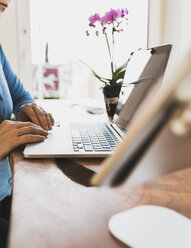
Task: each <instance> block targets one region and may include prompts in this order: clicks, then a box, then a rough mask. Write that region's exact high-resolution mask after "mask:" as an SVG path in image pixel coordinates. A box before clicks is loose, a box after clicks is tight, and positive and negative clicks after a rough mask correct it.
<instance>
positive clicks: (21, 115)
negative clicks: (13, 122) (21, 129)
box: [17, 103, 54, 130]
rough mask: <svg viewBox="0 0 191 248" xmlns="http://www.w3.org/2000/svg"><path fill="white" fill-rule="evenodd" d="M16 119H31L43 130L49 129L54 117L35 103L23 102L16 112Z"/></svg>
mask: <svg viewBox="0 0 191 248" xmlns="http://www.w3.org/2000/svg"><path fill="white" fill-rule="evenodd" d="M17 120H18V121H31V122H33V123H34V124H36V125H38V126H41V127H42V128H43V129H45V130H51V129H52V126H53V125H54V118H53V117H52V115H51V114H50V113H47V112H46V111H45V110H44V109H43V108H42V107H39V106H37V105H36V103H28V104H25V105H24V106H23V107H22V108H21V109H20V110H19V111H18V113H17Z"/></svg>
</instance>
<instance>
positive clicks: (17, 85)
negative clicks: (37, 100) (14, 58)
mask: <svg viewBox="0 0 191 248" xmlns="http://www.w3.org/2000/svg"><path fill="white" fill-rule="evenodd" d="M0 55H1V62H2V66H3V71H4V75H5V78H6V80H7V84H8V87H9V91H10V93H11V97H12V101H13V112H14V114H15V115H16V114H17V112H18V111H19V110H20V109H21V107H22V106H23V105H24V104H26V103H32V102H34V99H33V98H32V97H31V95H30V94H29V92H28V91H26V90H25V89H24V87H23V84H22V83H21V81H20V80H19V78H18V77H17V76H16V74H15V73H14V72H13V70H12V69H11V66H10V64H9V62H8V60H7V58H6V56H5V54H4V52H3V49H2V47H1V45H0Z"/></svg>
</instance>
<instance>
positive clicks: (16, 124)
mask: <svg viewBox="0 0 191 248" xmlns="http://www.w3.org/2000/svg"><path fill="white" fill-rule="evenodd" d="M31 125H32V126H34V127H39V126H37V125H35V124H33V123H31V122H20V121H9V120H6V121H3V122H2V124H1V128H2V130H4V129H6V130H10V129H13V128H14V129H17V128H22V127H27V126H31Z"/></svg>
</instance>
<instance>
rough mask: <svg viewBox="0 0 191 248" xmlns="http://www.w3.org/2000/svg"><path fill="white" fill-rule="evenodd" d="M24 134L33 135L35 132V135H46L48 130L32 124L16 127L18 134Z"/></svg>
mask: <svg viewBox="0 0 191 248" xmlns="http://www.w3.org/2000/svg"><path fill="white" fill-rule="evenodd" d="M25 134H35V135H36V134H37V135H41V136H45V137H46V136H47V135H48V132H47V131H45V130H44V129H42V128H41V127H38V126H32V125H30V126H26V127H22V128H19V129H18V131H17V135H18V136H22V135H25Z"/></svg>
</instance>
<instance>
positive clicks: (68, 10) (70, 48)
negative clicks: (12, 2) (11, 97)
mask: <svg viewBox="0 0 191 248" xmlns="http://www.w3.org/2000/svg"><path fill="white" fill-rule="evenodd" d="M30 8H31V46H32V63H33V64H39V63H44V61H45V44H46V42H48V44H49V62H50V64H68V63H70V64H72V71H73V72H74V74H75V75H73V77H72V85H73V86H72V87H73V89H72V92H73V94H74V95H75V96H76V95H85V96H96V93H95V92H97V91H96V89H95V88H94V86H93V87H92V86H90V84H91V83H90V82H91V81H92V78H90V77H89V74H88V72H87V68H84V65H83V64H81V63H80V62H79V60H82V61H84V62H86V63H87V64H88V65H90V66H91V67H92V68H93V69H95V70H96V72H97V73H99V74H101V75H102V76H106V75H109V73H110V71H109V69H110V66H109V56H108V51H107V47H106V42H105V40H104V37H103V36H100V37H96V36H95V35H93V34H92V35H90V37H87V36H86V33H85V31H86V30H87V29H88V23H89V22H88V18H89V16H90V15H92V14H94V13H100V14H104V13H105V11H108V10H110V8H115V9H117V8H127V9H128V11H129V15H128V25H127V26H126V28H125V30H124V32H121V33H119V34H118V37H116V57H117V64H118V65H121V64H122V63H124V62H125V61H126V60H127V59H128V57H129V54H130V53H131V52H132V51H134V50H136V49H138V48H145V47H146V46H147V26H148V0H133V1H132V0H118V1H116V0H104V1H103V0H97V1H88V0H81V1H76V0H70V1H66V0H54V1H51V0H31V1H30ZM71 61H72V62H71ZM77 85H80V86H82V87H83V88H84V89H86V90H83V91H82V90H81V91H80V87H76V86H77ZM98 86H100V85H98ZM74 89H78V90H74ZM68 97H70V94H69V96H68Z"/></svg>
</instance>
